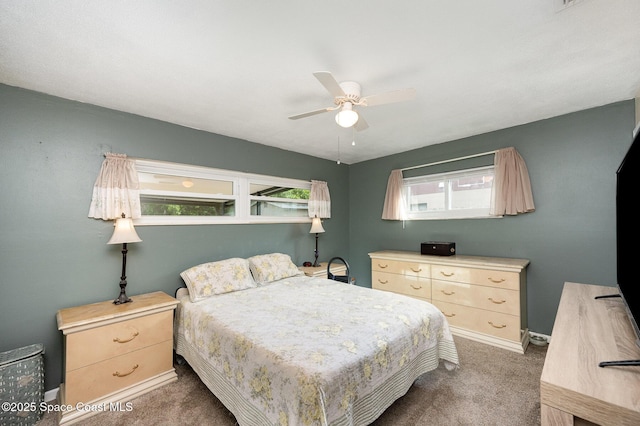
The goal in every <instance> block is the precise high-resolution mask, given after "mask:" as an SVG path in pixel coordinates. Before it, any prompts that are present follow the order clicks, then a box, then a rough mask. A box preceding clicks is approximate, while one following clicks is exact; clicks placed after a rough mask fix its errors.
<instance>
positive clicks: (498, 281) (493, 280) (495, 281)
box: [488, 277, 504, 284]
mask: <svg viewBox="0 0 640 426" xmlns="http://www.w3.org/2000/svg"><path fill="white" fill-rule="evenodd" d="M488 280H489V281H491V282H492V283H496V284H500V283H503V282H504V278H500V279H497V280H496V279H493V278H491V277H489V278H488Z"/></svg>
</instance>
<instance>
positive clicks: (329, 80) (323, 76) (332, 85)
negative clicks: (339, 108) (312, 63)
mask: <svg viewBox="0 0 640 426" xmlns="http://www.w3.org/2000/svg"><path fill="white" fill-rule="evenodd" d="M313 75H314V76H315V77H316V78H317V79H318V81H320V83H322V85H323V86H324V88H325V89H327V91H328V92H329V93H330V94H331V96H333V97H334V98H336V97H339V96H345V93H344V90H342V87H340V83H338V81H337V80H336V79H335V78H334V77H333V75H331V73H330V72H329V71H317V72H314V73H313Z"/></svg>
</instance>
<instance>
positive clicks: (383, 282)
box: [378, 278, 389, 284]
mask: <svg viewBox="0 0 640 426" xmlns="http://www.w3.org/2000/svg"><path fill="white" fill-rule="evenodd" d="M378 282H379V283H380V284H389V280H384V281H382V280H381V279H380V278H378Z"/></svg>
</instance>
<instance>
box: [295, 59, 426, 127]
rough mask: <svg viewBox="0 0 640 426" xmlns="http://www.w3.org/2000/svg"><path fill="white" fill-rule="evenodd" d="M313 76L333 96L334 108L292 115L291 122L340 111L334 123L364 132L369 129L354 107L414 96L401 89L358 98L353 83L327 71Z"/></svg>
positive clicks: (355, 85)
mask: <svg viewBox="0 0 640 426" xmlns="http://www.w3.org/2000/svg"><path fill="white" fill-rule="evenodd" d="M313 75H314V76H315V77H316V78H317V79H318V81H320V83H321V84H322V85H323V86H324V87H325V89H327V91H328V92H329V94H330V95H331V96H333V103H334V104H335V106H331V107H327V108H322V109H317V110H315V111H309V112H305V113H302V114H297V115H292V116H290V117H289V119H291V120H297V119H299V118H305V117H310V116H312V115H316V114H322V113H323V112H329V111H336V110H340V111H339V112H338V114H336V123H338V125H340V126H342V127H351V126H353V128H354V129H355V130H357V131H361V130H365V129H366V128H368V127H369V125H368V124H367V122H366V121H365V120H364V118H362V117H360V116H359V115H358V113H357V112H356V111H355V109H354V107H367V106H376V105H383V104H391V103H395V102H403V101H408V100H411V99H413V98H415V96H416V90H415V89H401V90H395V91H392V92H386V93H381V94H379V95H369V96H365V97H360V84H358V83H356V82H355V81H344V82H342V83H338V81H337V80H336V79H335V78H334V77H333V75H331V73H330V72H328V71H318V72H314V73H313Z"/></svg>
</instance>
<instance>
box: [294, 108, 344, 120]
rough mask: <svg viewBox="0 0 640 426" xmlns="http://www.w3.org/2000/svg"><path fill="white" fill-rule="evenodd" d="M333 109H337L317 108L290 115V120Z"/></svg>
mask: <svg viewBox="0 0 640 426" xmlns="http://www.w3.org/2000/svg"><path fill="white" fill-rule="evenodd" d="M333 110H335V108H333V107H327V108H322V109H317V110H315V111H309V112H303V113H302V114H298V115H292V116H290V117H289V120H297V119H299V118H305V117H311V116H312V115H317V114H322V113H323V112H329V111H333Z"/></svg>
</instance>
